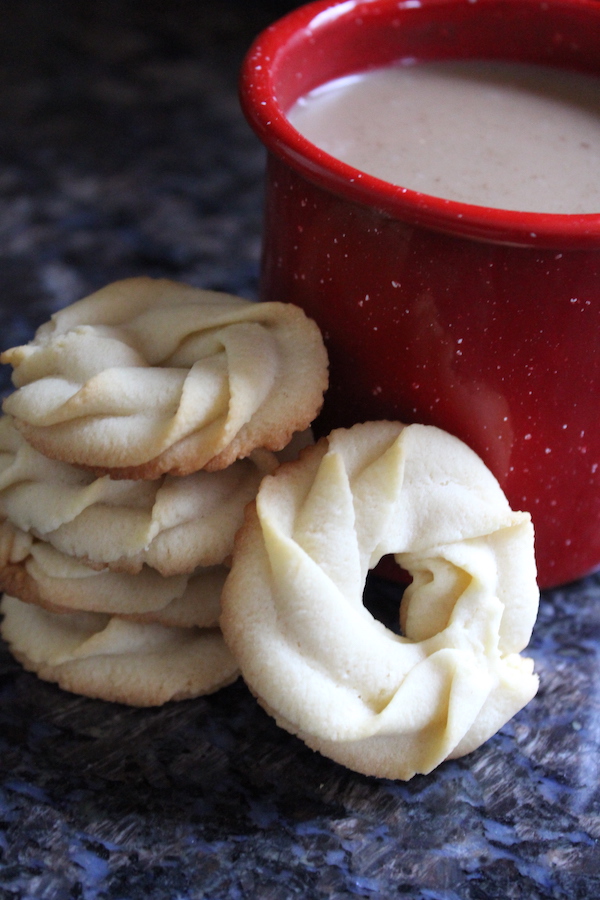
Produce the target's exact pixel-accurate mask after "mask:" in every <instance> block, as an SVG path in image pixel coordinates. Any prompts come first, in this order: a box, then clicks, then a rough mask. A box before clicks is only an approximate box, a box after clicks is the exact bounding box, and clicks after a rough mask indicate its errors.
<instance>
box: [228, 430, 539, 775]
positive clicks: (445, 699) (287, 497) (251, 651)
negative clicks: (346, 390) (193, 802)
mask: <svg viewBox="0 0 600 900" xmlns="http://www.w3.org/2000/svg"><path fill="white" fill-rule="evenodd" d="M390 553H392V554H395V557H396V560H397V562H398V563H399V565H400V566H402V567H403V568H405V569H407V570H408V571H409V572H412V573H413V574H414V581H413V583H412V585H411V586H410V587H409V588H408V589H407V591H406V593H405V596H404V599H403V604H402V605H403V614H402V622H403V628H404V634H403V635H402V636H398V635H397V634H395V633H393V632H392V631H391V630H389V629H387V628H385V627H384V626H383V625H382V624H381V623H380V622H379V621H377V620H376V619H375V618H373V616H372V615H371V614H370V613H369V612H368V611H367V610H366V608H365V606H364V605H363V588H364V585H365V580H366V576H367V572H368V570H369V569H370V568H373V567H374V566H375V565H376V564H377V562H378V561H379V559H380V558H381V557H382V556H384V555H385V554H390ZM537 605H538V589H537V585H536V571H535V562H534V553H533V531H532V525H531V521H530V517H529V515H528V514H526V513H518V512H513V511H511V509H510V507H509V505H508V502H507V500H506V498H505V497H504V494H503V493H502V491H501V489H500V487H499V485H498V483H497V482H496V480H495V478H494V477H493V476H492V474H491V473H490V472H489V470H488V469H487V468H486V467H485V466H484V464H483V463H482V461H481V460H480V459H479V457H477V456H476V455H475V454H474V453H473V452H472V451H471V450H470V449H469V448H468V447H466V446H465V445H464V444H463V443H462V442H461V441H459V440H457V439H456V438H454V437H452V436H450V435H448V434H446V433H445V432H443V431H440V430H439V429H437V428H434V427H431V426H422V425H410V426H406V427H405V426H402V425H401V424H398V423H390V422H377V423H367V424H363V425H358V426H355V427H354V428H352V429H350V430H348V431H345V430H338V431H335V432H333V433H332V434H331V435H330V436H329V438H328V439H323V440H321V441H320V442H319V443H318V444H317V445H316V446H314V447H311V448H309V449H308V450H306V451H305V452H304V453H303V455H302V456H301V458H300V460H298V461H297V462H295V463H290V464H288V465H285V466H282V467H281V468H280V469H279V470H278V471H277V472H276V473H275V474H274V475H273V476H267V477H266V478H265V479H264V481H263V482H262V485H261V488H260V490H259V493H258V495H257V499H256V503H255V504H251V506H250V507H249V509H248V512H247V518H246V522H245V524H244V526H243V528H242V529H241V531H240V532H239V533H238V537H237V539H236V548H235V552H234V562H233V568H232V571H231V573H230V575H229V577H228V579H227V581H226V584H225V588H224V592H223V596H222V607H223V613H222V616H221V627H222V629H223V633H224V635H225V638H226V640H227V642H228V643H229V646H230V647H231V649H232V651H233V653H234V655H235V657H236V658H237V660H238V662H239V664H240V668H241V671H242V675H243V677H244V679H245V680H246V682H247V683H248V685H249V687H250V689H251V690H252V691H253V693H255V695H256V696H257V697H258V699H259V701H260V702H261V703H262V704H263V706H264V707H265V708H266V709H267V711H269V712H270V713H271V714H272V715H273V716H274V717H275V718H276V720H277V721H278V722H279V724H281V725H282V726H283V727H284V728H286V729H288V730H289V731H291V732H293V733H295V734H297V735H298V736H299V737H301V738H302V739H303V740H304V741H305V742H306V743H307V744H308V745H309V746H310V747H312V748H313V749H316V750H319V751H320V752H321V753H323V754H324V755H325V756H328V757H331V758H332V759H334V760H337V761H338V762H341V763H343V764H344V765H346V766H348V767H349V768H352V769H355V770H356V771H359V772H363V773H366V774H369V775H377V776H384V777H389V778H400V779H408V778H410V777H412V776H413V775H414V774H415V773H417V772H419V773H426V772H429V771H431V770H432V769H433V768H434V767H435V766H437V765H438V764H439V763H440V762H442V761H443V760H445V759H447V758H448V757H456V756H460V755H463V754H465V753H467V752H469V751H471V750H473V749H475V748H476V747H477V746H479V745H480V744H481V743H483V741H485V740H486V739H487V738H488V737H490V736H491V735H492V734H494V733H495V732H496V731H497V730H498V729H499V728H500V727H501V726H502V725H503V724H504V723H505V722H506V721H507V720H508V719H509V718H510V717H511V716H512V715H513V714H514V713H516V712H517V711H518V710H519V709H520V708H521V707H522V706H524V705H525V704H526V703H527V702H528V701H529V700H530V699H531V698H532V697H533V695H534V694H535V693H536V690H537V684H538V682H537V677H536V676H535V675H534V674H533V664H532V662H531V660H527V659H524V658H522V657H521V656H520V655H519V653H520V651H521V650H522V649H523V648H524V647H525V646H526V644H527V643H528V640H529V638H530V635H531V630H532V627H533V624H534V621H535V617H536V613H537Z"/></svg>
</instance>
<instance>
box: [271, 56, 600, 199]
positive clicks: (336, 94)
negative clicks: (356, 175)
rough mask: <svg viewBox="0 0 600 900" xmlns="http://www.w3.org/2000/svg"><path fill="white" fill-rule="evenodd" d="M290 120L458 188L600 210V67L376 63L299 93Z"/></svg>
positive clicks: (397, 169)
mask: <svg viewBox="0 0 600 900" xmlns="http://www.w3.org/2000/svg"><path fill="white" fill-rule="evenodd" d="M288 118H289V120H290V122H291V123H292V125H294V127H295V128H297V129H298V131H299V132H301V133H302V134H303V135H304V136H305V137H307V138H308V139H309V140H310V141H311V142H312V143H314V144H316V145H317V146H318V147H320V148H321V149H323V150H325V151H326V152H327V153H329V154H331V155H332V156H334V157H336V158H337V159H340V160H342V161H343V162H346V163H348V164H350V165H352V166H354V167H355V168H357V169H360V170H361V171H363V172H367V173H369V174H371V175H375V176H377V177H378V178H381V179H383V180H385V181H389V182H391V183H392V184H397V185H403V186H405V187H408V188H411V189H412V190H417V191H421V192H423V193H426V194H432V195H435V196H438V197H444V198H446V199H450V200H458V201H460V202H464V203H472V204H477V205H480V206H489V207H497V208H500V209H515V210H527V211H530V212H546V213H595V212H598V211H600V78H599V77H597V76H594V75H585V74H582V73H578V72H572V71H567V70H561V69H556V68H551V67H546V66H538V65H533V64H527V63H515V62H499V61H491V60H486V61H484V60H460V61H445V62H434V63H420V64H418V65H411V64H408V65H407V64H406V63H405V64H403V65H395V66H389V67H386V68H378V69H374V70H372V71H369V72H367V73H362V74H359V75H351V76H348V77H345V78H341V79H337V80H334V81H332V82H328V83H326V84H325V85H322V86H321V87H319V88H317V89H316V90H315V91H313V92H311V93H309V94H308V95H306V96H305V97H303V98H301V99H300V100H299V101H297V102H296V103H295V105H294V106H293V107H292V109H291V110H289V112H288Z"/></svg>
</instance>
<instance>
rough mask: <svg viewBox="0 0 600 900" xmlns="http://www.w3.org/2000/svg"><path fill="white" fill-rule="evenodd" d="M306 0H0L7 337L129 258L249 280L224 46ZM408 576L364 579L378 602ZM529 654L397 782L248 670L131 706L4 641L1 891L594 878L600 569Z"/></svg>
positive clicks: (389, 604)
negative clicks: (254, 681)
mask: <svg viewBox="0 0 600 900" xmlns="http://www.w3.org/2000/svg"><path fill="white" fill-rule="evenodd" d="M294 5H295V4H294V3H285V2H277V0H252V2H249V0H238V2H235V0H212V2H210V3H209V2H205V0H193V2H192V0H173V2H171V3H169V4H165V3H162V2H159V0H144V2H143V3H140V2H136V0H81V2H74V0H53V2H52V3H48V2H47V0H19V3H15V4H5V6H4V8H3V22H2V30H1V32H0V42H1V43H2V56H1V58H2V64H1V66H2V69H1V74H0V107H1V109H0V121H1V127H0V153H1V166H0V233H1V235H2V238H1V241H0V285H1V291H0V322H1V343H2V346H3V347H8V346H11V345H13V344H14V343H17V342H20V341H23V340H27V339H29V337H30V336H31V334H32V332H33V329H34V328H35V327H36V326H37V325H38V324H39V323H40V322H41V321H43V320H45V319H46V318H47V317H48V315H49V314H50V313H51V312H52V311H53V310H55V309H57V308H59V307H60V306H63V305H65V304H66V303H69V302H71V301H73V300H75V299H77V298H78V297H80V296H83V295H84V294H86V293H89V292H90V291H91V290H93V289H95V288H97V287H100V286H102V285H103V284H105V283H107V282H109V281H112V280H114V279H115V278H119V277H124V276H128V275H136V274H143V273H146V274H151V275H166V276H169V277H174V278H179V279H181V280H184V281H188V282H190V283H192V284H196V285H199V286H202V287H208V288H215V289H219V290H227V291H232V292H234V293H239V294H242V295H244V296H247V297H250V298H253V297H255V296H256V290H257V273H258V260H259V253H260V230H261V195H262V177H263V176H262V173H263V162H264V160H263V153H262V150H261V148H260V146H259V145H258V142H257V141H256V139H255V138H254V137H253V135H252V134H251V132H250V130H249V129H248V127H247V126H246V124H245V123H244V121H243V119H242V116H241V113H240V111H239V107H238V103H237V96H236V80H237V71H238V68H239V64H240V61H241V57H242V55H243V53H244V51H245V49H246V48H247V46H248V45H249V43H250V41H251V39H252V37H253V36H254V35H255V34H256V33H257V32H258V31H259V30H260V29H261V28H262V27H264V25H266V24H267V23H268V22H269V21H271V20H273V19H275V18H276V17H278V16H279V15H281V14H282V13H284V12H285V11H287V10H288V9H290V8H292V7H293V6H294ZM2 377H3V381H2V389H4V390H6V388H7V385H8V375H7V373H3V376H2ZM397 590H398V589H397V588H395V587H392V586H389V585H386V584H385V583H384V582H377V581H374V582H373V584H372V585H371V587H370V591H371V593H372V595H373V597H374V598H375V603H376V604H378V605H379V606H380V607H381V609H382V611H383V613H385V612H386V611H387V612H388V613H389V611H390V609H393V608H395V607H396V606H397V603H398V596H397ZM383 613H382V614H383ZM531 654H532V655H533V656H534V657H535V660H536V667H537V670H538V672H539V674H540V676H541V689H540V692H539V694H538V696H537V697H536V698H535V699H534V700H533V701H532V703H531V704H530V705H529V706H528V707H527V708H526V709H525V710H523V711H522V712H521V713H520V714H519V715H517V717H516V718H515V719H514V720H513V721H512V722H510V723H509V724H508V725H507V726H506V727H505V728H503V729H502V730H501V732H500V733H499V734H498V735H496V736H495V737H494V738H492V739H491V740H490V741H489V742H488V743H487V744H486V745H485V746H483V747H482V748H480V749H479V750H477V751H476V752H474V753H472V754H471V755H470V756H468V757H467V758H465V759H462V760H460V761H455V762H450V763H446V764H444V765H442V766H441V767H440V768H439V769H438V770H437V771H435V772H434V773H433V774H432V775H430V776H419V777H416V778H414V779H413V780H412V781H410V782H408V783H394V782H389V781H385V780H377V779H372V778H367V777H363V776H360V775H356V774H354V773H352V772H350V771H347V770H346V769H344V768H342V767H340V766H338V765H336V764H335V763H333V762H330V761H329V760H327V759H324V758H322V757H321V756H319V755H318V754H314V753H312V752H311V751H310V750H308V749H307V748H306V747H305V746H304V745H303V744H302V743H300V742H299V741H298V740H296V739H295V738H293V737H291V736H290V735H288V734H287V733H285V732H282V731H280V730H279V729H278V728H277V727H276V725H275V724H274V722H273V721H272V720H271V719H270V718H269V717H268V716H267V715H266V714H265V713H264V712H263V711H262V710H261V709H260V708H259V707H258V706H257V704H256V703H255V701H254V700H253V699H252V697H251V696H250V694H249V692H248V691H247V690H246V688H245V687H244V685H243V684H242V683H241V682H240V681H238V682H237V683H235V684H234V685H232V686H230V687H228V688H226V689H224V690H222V691H220V692H218V693H217V694H214V695H212V696H209V697H206V698H200V699H198V700H193V701H186V702H182V703H179V704H169V705H167V706H165V707H163V708H159V709H149V710H138V709H129V708H127V707H124V706H120V705H117V704H109V703H103V702H100V701H93V700H88V699H85V698H81V697H78V696H75V695H71V694H67V693H64V692H62V691H60V690H59V689H58V688H56V687H55V686H54V685H51V684H46V683H44V682H42V681H39V680H38V679H36V678H35V677H34V676H33V675H29V674H26V673H25V672H23V671H22V669H21V668H20V666H19V665H18V664H17V663H16V662H14V661H13V660H12V658H11V657H10V655H9V654H8V652H7V651H6V649H5V648H4V647H2V648H1V649H0V772H1V787H0V900H15V898H23V900H25V898H27V900H29V898H36V900H37V898H40V900H41V898H44V900H77V898H85V900H95V898H114V900H135V898H142V897H143V898H147V897H150V898H156V900H167V898H168V900H188V898H189V900H196V898H197V900H201V898H202V900H246V898H248V900H250V898H265V900H267V898H273V900H282V898H284V900H287V898H295V897H297V898H306V900H309V898H315V900H316V898H329V900H336V898H342V897H364V898H370V897H378V898H379V897H381V898H386V900H387V898H392V897H408V898H415V900H458V898H460V900H495V898H498V900H510V898H514V900H550V898H552V900H576V898H577V900H584V898H585V900H587V898H593V897H598V896H600V846H599V845H598V838H599V837H600V787H599V783H600V778H599V767H600V747H599V744H600V577H590V578H588V579H585V580H583V581H581V582H578V583H576V584H573V585H570V586H568V587H565V588H563V589H560V590H555V591H549V592H546V593H545V594H544V595H543V597H542V603H541V610H540V616H539V620H538V623H537V625H536V628H535V632H534V637H533V642H532V646H531Z"/></svg>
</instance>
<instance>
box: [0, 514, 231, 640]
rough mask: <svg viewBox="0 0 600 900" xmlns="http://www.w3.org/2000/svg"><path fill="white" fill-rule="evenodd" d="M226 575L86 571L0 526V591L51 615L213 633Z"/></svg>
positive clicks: (220, 570)
mask: <svg viewBox="0 0 600 900" xmlns="http://www.w3.org/2000/svg"><path fill="white" fill-rule="evenodd" d="M28 537H29V549H28V551H27V552H26V553H25V552H24V548H25V546H26V544H27V538H28ZM4 548H8V552H7V553H6V554H5V553H4V552H3V550H4ZM13 548H16V549H13ZM227 572H228V570H227V569H226V568H225V567H224V566H214V567H210V568H199V569H196V570H195V571H194V572H193V573H192V574H191V575H171V576H170V577H168V578H165V577H164V576H162V575H160V574H159V573H158V572H157V571H156V570H155V569H151V568H149V567H148V566H143V568H142V569H141V571H140V572H138V574H137V575H129V574H126V573H121V572H112V571H111V570H110V569H91V568H90V567H89V566H86V565H84V564H83V563H81V562H80V561H79V560H77V559H74V558H72V557H69V556H66V555H65V554H64V553H60V552H59V551H58V550H56V549H55V548H54V547H52V545H51V544H48V543H46V542H44V541H40V540H37V539H35V538H32V537H31V536H27V535H26V534H24V533H23V532H20V533H19V529H16V528H15V527H14V526H13V525H12V524H11V523H9V522H7V521H5V522H2V523H0V591H5V592H6V593H7V594H11V596H14V597H18V598H19V599H20V600H24V601H26V602H27V603H36V604H37V605H38V606H43V607H44V608H45V609H48V610H50V611H52V612H99V613H106V614H108V615H112V616H121V617H123V618H130V619H134V620H136V621H140V622H142V621H145V622H158V623H160V624H162V625H170V626H175V627H179V628H192V627H194V626H196V627H199V628H213V627H215V626H216V625H217V624H218V621H219V614H220V598H221V592H222V590H223V584H224V582H225V578H226V577H227Z"/></svg>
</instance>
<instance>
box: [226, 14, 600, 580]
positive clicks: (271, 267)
mask: <svg viewBox="0 0 600 900" xmlns="http://www.w3.org/2000/svg"><path fill="white" fill-rule="evenodd" d="M408 57H412V58H415V59H417V60H431V59H435V60H440V59H448V58H469V57H479V58H490V59H491V58H497V59H506V60H518V61H523V62H534V63H543V64H546V65H553V66H558V67H566V68H571V69H576V70H583V71H587V72H593V73H600V3H598V2H597V0H545V2H544V3H540V2H539V0H476V2H474V0H473V2H471V0H404V2H402V0H400V2H399V0H363V2H360V0H346V2H337V3H336V2H331V0H325V2H316V3H311V4H308V5H307V6H303V7H301V8H299V9H298V10H296V11H295V12H292V13H291V14H289V15H288V16H286V17H285V18H283V19H281V20H280V21H279V22H276V23H275V24H274V25H273V26H271V27H270V28H268V29H267V30H266V31H265V32H264V33H263V34H262V35H260V36H259V38H258V39H257V41H256V42H255V43H254V45H253V47H252V48H251V49H250V51H249V53H248V55H247V57H246V60H245V63H244V66H243V71H242V78H241V98H242V105H243V108H244V110H245V112H246V115H247V117H248V118H249V121H250V123H251V124H252V125H253V127H254V129H255V130H256V132H257V133H258V135H259V136H260V138H261V139H262V141H263V142H264V144H265V145H266V147H267V148H268V150H269V154H268V175H267V199H266V221H265V233H264V256H263V271H262V297H263V299H266V300H287V301H291V302H293V303H296V304H298V305H299V306H301V307H303V308H304V309H305V310H306V311H307V312H308V314H309V315H311V316H312V317H313V318H314V319H315V320H316V321H317V322H318V324H319V325H320V327H321V329H322V331H323V334H324V337H325V340H326V343H327V347H328V350H329V354H330V361H331V386H330V389H329V391H328V393H327V396H326V401H325V406H324V410H323V414H322V417H321V421H320V423H319V426H320V428H321V429H322V430H326V431H328V430H329V429H330V428H331V427H334V426H339V425H342V426H347V425H350V424H352V423H354V422H357V421H364V420H369V419H381V418H392V419H400V420H402V421H405V422H415V421H416V422H423V423H430V424H435V425H438V426H440V427H442V428H444V429H446V430H447V431H450V432H452V433H454V434H456V435H457V436H458V437H460V438H462V439H463V440H464V441H466V442H467V443H468V444H469V445H470V446H471V447H473V449H474V450H476V451H477V452H478V453H479V454H480V456H481V457H482V458H483V459H484V460H485V462H486V463H487V464H488V465H489V467H490V468H491V469H492V470H493V472H494V473H495V475H496V476H497V478H498V479H499V481H500V484H501V485H502V487H503V489H504V490H505V492H506V494H507V496H508V498H509V501H510V502H511V505H512V506H513V508H515V509H525V510H529V511H530V512H531V514H532V516H533V520H534V524H535V528H536V547H537V550H536V552H537V561H538V572H539V581H540V585H541V586H542V587H548V586H554V585H558V584H562V583H565V582H567V581H570V580H572V579H575V578H578V577H580V576H583V575H585V574H587V573H589V572H591V571H593V570H594V569H596V568H598V567H599V566H600V425H599V422H598V418H599V414H598V395H599V389H600V213H599V214H598V215H596V214H594V215H558V214H542V213H521V212H511V211H505V210H499V209H490V208H486V207H480V206H473V205H466V204H461V203H457V202H451V201H446V200H442V199H439V198H436V197H432V196H429V195H426V194H422V193H417V192H415V191H411V190H406V189H403V188H400V187H397V186H394V185H392V184H389V183H387V182H385V181H382V180H379V179H377V178H375V177H373V176H369V175H365V174H361V173H360V172H358V171H357V170H356V169H353V168H352V167H350V166H348V165H346V164H344V163H342V162H340V161H339V160H337V159H335V158H333V157H332V156H329V155H328V154H326V153H324V152H323V151H321V150H319V149H317V148H316V147H315V146H314V145H313V144H311V143H309V142H308V141H307V140H306V139H305V138H303V137H302V136H301V135H300V134H299V133H298V132H297V131H296V130H295V129H294V128H293V127H292V126H291V125H290V123H289V122H288V120H287V118H286V112H287V111H288V110H289V108H290V107H291V105H292V104H293V103H294V102H295V101H296V100H297V99H298V98H299V97H300V96H302V95H304V94H306V93H307V92H308V91H310V90H312V89H314V88H315V87H317V86H319V85H321V84H324V83H325V82H327V81H330V80H332V79H335V78H339V77H342V76H345V75H348V74H351V73H356V72H360V71H363V70H365V69H367V68H370V67H373V66H385V65H386V64H391V63H393V62H396V61H398V60H401V59H404V58H408ZM565 177H568V172H567V173H565ZM599 177H600V173H599Z"/></svg>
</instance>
